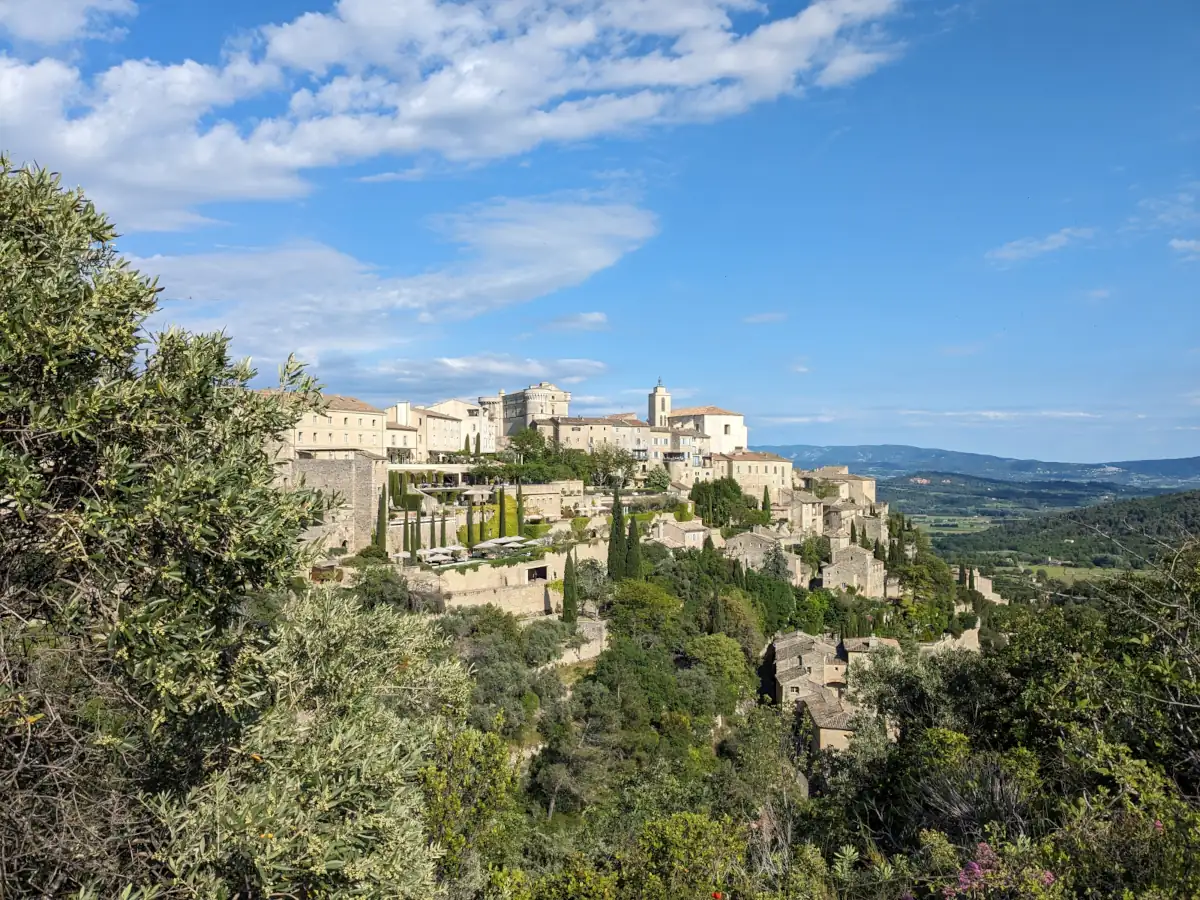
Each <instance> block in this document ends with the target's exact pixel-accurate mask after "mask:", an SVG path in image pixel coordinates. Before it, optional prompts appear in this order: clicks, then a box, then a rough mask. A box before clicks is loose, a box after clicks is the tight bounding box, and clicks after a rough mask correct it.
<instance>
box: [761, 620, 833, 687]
mask: <svg viewBox="0 0 1200 900" xmlns="http://www.w3.org/2000/svg"><path fill="white" fill-rule="evenodd" d="M772 652H773V654H774V666H775V700H776V702H777V703H780V704H782V703H794V702H796V701H798V700H801V699H803V698H805V697H809V696H820V697H824V698H826V699H830V700H837V699H838V698H839V697H840V696H841V692H842V691H843V690H844V689H845V686H846V661H845V659H842V658H841V657H840V656H839V655H838V648H837V644H836V643H835V641H834V639H833V638H832V637H831V636H828V635H827V636H824V637H816V636H814V635H811V634H806V633H804V632H803V631H795V632H792V633H791V634H786V635H782V636H781V637H778V638H776V639H775V641H774V642H773V643H772Z"/></svg>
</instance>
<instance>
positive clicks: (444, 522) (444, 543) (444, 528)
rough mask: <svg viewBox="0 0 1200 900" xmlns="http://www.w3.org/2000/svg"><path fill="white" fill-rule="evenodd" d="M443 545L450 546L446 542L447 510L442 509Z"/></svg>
mask: <svg viewBox="0 0 1200 900" xmlns="http://www.w3.org/2000/svg"><path fill="white" fill-rule="evenodd" d="M441 545H442V546H443V547H449V546H450V545H449V544H447V543H446V510H444V509H443V510H442V544H441Z"/></svg>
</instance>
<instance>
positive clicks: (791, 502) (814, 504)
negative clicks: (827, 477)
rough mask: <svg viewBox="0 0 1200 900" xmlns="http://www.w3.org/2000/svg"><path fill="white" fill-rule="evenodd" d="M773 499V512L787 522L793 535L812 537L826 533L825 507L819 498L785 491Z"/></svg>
mask: <svg viewBox="0 0 1200 900" xmlns="http://www.w3.org/2000/svg"><path fill="white" fill-rule="evenodd" d="M772 499H773V500H774V502H773V504H772V507H771V509H772V511H773V512H775V513H778V514H779V515H778V518H781V519H784V520H786V521H787V523H788V525H789V526H791V529H792V533H793V534H796V535H799V536H801V537H810V536H817V535H820V534H822V533H823V532H824V530H825V519H824V505H823V504H822V502H821V499H820V498H819V497H816V496H815V495H813V494H810V493H809V492H808V491H797V490H783V491H781V492H780V496H779V497H775V498H772Z"/></svg>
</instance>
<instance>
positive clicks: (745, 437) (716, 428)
mask: <svg viewBox="0 0 1200 900" xmlns="http://www.w3.org/2000/svg"><path fill="white" fill-rule="evenodd" d="M651 396H655V395H654V394H651ZM667 397H668V400H667V402H668V404H669V403H670V400H669V395H667ZM657 399H658V400H659V402H660V403H661V402H662V399H663V396H662V395H661V394H660V395H658V397H657ZM668 408H669V407H668ZM666 419H667V424H668V425H669V426H670V427H672V428H681V429H685V430H688V431H699V432H700V433H701V434H707V435H708V436H709V438H710V440H711V441H712V444H711V447H712V452H713V453H724V454H732V453H744V452H746V450H747V449H748V448H749V445H750V432H749V431H748V430H747V428H746V420H745V417H744V416H743V415H742V414H741V413H736V412H731V411H730V410H728V409H721V408H720V407H719V406H693V407H688V408H685V409H676V410H672V411H671V412H669V413H668V414H667V416H666Z"/></svg>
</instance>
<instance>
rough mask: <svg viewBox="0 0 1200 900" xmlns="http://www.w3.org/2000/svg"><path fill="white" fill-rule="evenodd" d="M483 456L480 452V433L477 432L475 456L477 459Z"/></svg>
mask: <svg viewBox="0 0 1200 900" xmlns="http://www.w3.org/2000/svg"><path fill="white" fill-rule="evenodd" d="M482 455H483V454H481V453H480V452H479V432H478V431H477V432H475V456H476V457H479V456H482Z"/></svg>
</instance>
